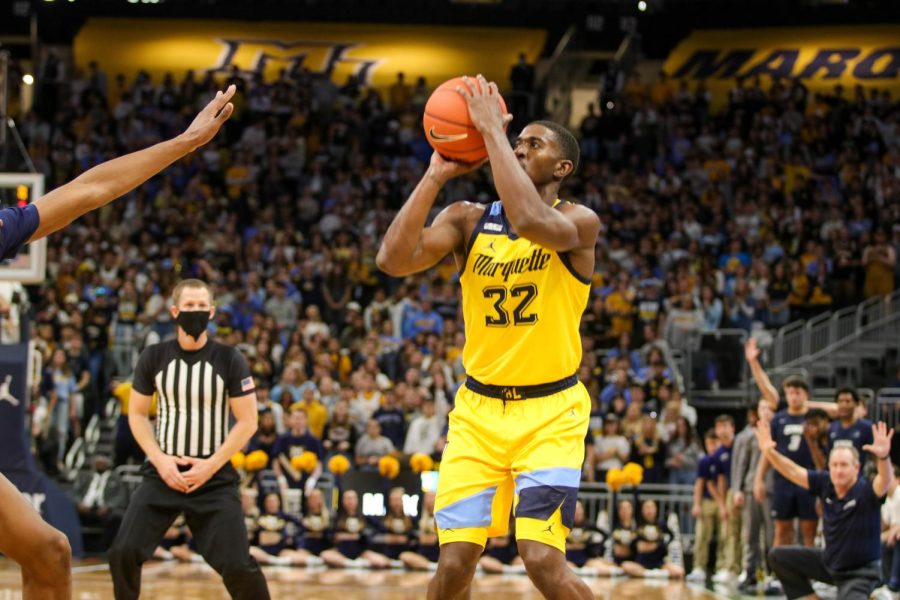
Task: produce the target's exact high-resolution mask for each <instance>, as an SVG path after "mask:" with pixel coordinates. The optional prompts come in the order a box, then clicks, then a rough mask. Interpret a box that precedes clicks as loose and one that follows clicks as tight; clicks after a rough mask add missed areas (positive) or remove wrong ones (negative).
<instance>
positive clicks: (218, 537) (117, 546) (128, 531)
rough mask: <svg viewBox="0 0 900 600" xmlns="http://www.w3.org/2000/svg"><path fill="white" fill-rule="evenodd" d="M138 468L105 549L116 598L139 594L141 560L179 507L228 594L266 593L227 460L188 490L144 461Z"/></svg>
mask: <svg viewBox="0 0 900 600" xmlns="http://www.w3.org/2000/svg"><path fill="white" fill-rule="evenodd" d="M141 474H142V475H143V476H144V480H143V481H142V482H141V484H140V486H138V488H137V490H135V492H134V494H133V495H132V496H131V501H130V502H129V503H128V510H127V511H126V513H125V517H124V519H123V520H122V525H121V526H120V527H119V533H118V535H117V536H116V539H115V541H114V542H113V545H112V548H110V550H109V568H110V571H112V579H113V589H114V592H115V597H116V600H132V599H136V598H138V597H139V596H140V593H141V565H143V564H144V562H145V561H147V560H148V559H149V558H150V557H151V556H152V555H153V551H154V550H155V549H156V547H157V546H158V545H159V543H160V541H161V540H162V538H163V535H164V534H165V532H166V529H168V528H169V526H171V525H172V522H173V521H174V520H175V517H177V516H178V514H179V513H182V512H183V513H184V516H185V520H186V521H187V525H188V527H190V530H191V534H192V535H193V538H194V542H195V544H196V546H197V551H198V552H199V553H200V554H201V555H202V556H203V558H204V559H206V562H208V563H209V565H210V566H211V567H212V568H213V569H215V570H216V572H218V573H219V574H220V575H221V576H222V579H223V580H224V582H225V587H226V588H227V589H228V592H229V593H230V594H231V597H232V598H235V599H239V600H240V599H246V600H251V599H252V600H266V599H268V598H269V588H268V586H267V585H266V579H265V577H264V576H263V574H262V571H261V570H260V568H259V565H258V564H257V562H256V560H254V559H253V558H252V557H251V556H250V548H249V544H248V542H247V528H246V525H245V524H244V515H243V512H242V511H241V502H240V498H239V495H238V474H237V472H236V471H235V470H234V468H233V467H232V466H231V464H230V463H228V464H226V465H225V466H224V467H222V468H221V469H220V470H219V472H218V473H216V474H215V475H213V476H212V478H210V480H209V481H207V482H206V483H205V484H204V485H203V487H201V488H200V489H199V490H197V491H196V492H194V493H192V494H182V493H181V492H176V491H175V490H173V489H172V488H170V487H169V486H167V485H166V484H165V482H164V481H163V480H162V479H161V478H160V476H159V473H157V472H156V469H155V468H154V467H153V465H151V464H150V463H149V462H147V463H144V466H143V467H142V468H141Z"/></svg>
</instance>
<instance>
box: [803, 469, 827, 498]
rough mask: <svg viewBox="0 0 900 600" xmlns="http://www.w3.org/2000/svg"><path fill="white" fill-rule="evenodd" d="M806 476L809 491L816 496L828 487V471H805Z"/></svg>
mask: <svg viewBox="0 0 900 600" xmlns="http://www.w3.org/2000/svg"><path fill="white" fill-rule="evenodd" d="M806 478H807V480H808V481H809V493H810V494H812V495H813V496H815V497H817V498H821V497H822V496H823V495H825V492H826V491H827V489H828V471H807V472H806Z"/></svg>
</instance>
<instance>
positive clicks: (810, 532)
mask: <svg viewBox="0 0 900 600" xmlns="http://www.w3.org/2000/svg"><path fill="white" fill-rule="evenodd" d="M797 518H798V520H799V521H800V536H801V537H802V538H803V545H804V546H806V547H807V548H812V547H813V546H814V545H815V542H816V528H817V527H818V525H819V513H818V511H817V510H816V497H815V496H813V495H812V494H810V493H809V491H807V490H804V489H798V490H797Z"/></svg>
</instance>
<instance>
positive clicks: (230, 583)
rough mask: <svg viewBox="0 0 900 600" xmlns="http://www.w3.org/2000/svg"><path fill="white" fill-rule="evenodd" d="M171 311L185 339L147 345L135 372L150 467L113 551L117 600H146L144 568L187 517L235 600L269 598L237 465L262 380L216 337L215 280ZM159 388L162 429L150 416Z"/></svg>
mask: <svg viewBox="0 0 900 600" xmlns="http://www.w3.org/2000/svg"><path fill="white" fill-rule="evenodd" d="M170 312H171V314H172V319H173V321H174V322H175V323H176V324H177V325H178V335H177V337H176V338H175V339H174V340H170V341H167V342H162V343H159V344H155V345H153V346H148V347H147V348H146V349H144V351H143V352H141V356H140V358H139V359H138V362H137V365H136V366H135V369H134V381H133V384H132V388H131V399H130V400H129V403H128V404H129V410H128V424H129V425H130V426H131V431H132V433H134V438H135V439H136V440H137V442H138V444H140V446H141V448H143V450H144V452H145V453H146V454H147V460H148V462H145V463H144V465H143V466H142V467H141V475H143V480H142V481H141V484H140V486H138V488H137V490H135V492H134V494H132V496H131V501H130V502H129V504H128V510H127V511H126V513H125V517H124V519H123V520H122V526H121V527H120V528H119V534H118V535H117V536H116V540H115V541H114V542H113V545H112V548H110V551H109V566H110V571H111V572H112V579H113V591H114V593H115V597H116V600H125V599H128V600H131V599H136V598H138V597H139V595H140V590H141V566H142V565H143V563H144V562H145V561H146V560H147V559H149V558H150V556H151V555H152V553H153V549H154V548H155V547H156V545H157V544H158V543H159V540H160V538H162V536H163V533H164V532H165V531H166V529H168V527H169V526H170V525H171V524H172V521H174V520H175V517H176V516H177V515H178V514H179V513H181V512H183V513H184V515H185V520H186V521H187V524H188V527H190V529H191V533H192V534H193V539H194V543H195V545H196V550H197V552H198V553H199V554H201V555H202V556H203V558H204V559H205V560H206V561H207V562H208V563H209V565H210V566H211V567H212V568H213V569H215V570H216V572H218V573H219V574H220V575H221V576H222V579H223V581H224V583H225V587H226V588H227V589H228V592H229V593H230V594H231V596H232V598H242V599H246V600H250V599H253V600H265V599H266V598H268V597H269V590H268V587H267V586H266V580H265V577H264V576H263V574H262V571H261V570H260V568H259V565H258V564H257V562H256V561H255V560H254V559H253V558H252V557H251V556H250V548H249V544H248V543H247V528H246V525H245V523H244V514H243V511H242V510H241V502H240V499H239V495H238V482H239V476H238V474H237V471H235V469H234V467H233V466H232V464H231V457H232V456H234V454H235V453H236V452H238V451H239V450H240V449H241V448H243V447H245V446H246V445H247V442H249V441H250V438H251V436H252V435H253V434H254V433H255V432H256V427H257V412H256V394H255V392H254V387H255V384H254V381H253V376H252V375H251V374H250V367H249V366H248V365H247V361H246V360H245V359H244V357H243V355H242V354H241V353H240V352H239V351H238V350H237V349H235V348H233V347H231V346H226V345H224V344H221V343H219V342H217V341H215V340H211V339H209V334H208V332H207V327H208V325H209V322H210V320H211V319H212V318H213V316H214V315H215V309H214V308H213V296H212V290H211V289H210V288H209V286H208V285H207V284H206V283H204V282H202V281H200V280H198V279H185V280H183V281H181V282H179V283H178V285H176V286H175V289H174V290H173V291H172V305H171V307H170ZM154 392H155V393H156V394H158V396H159V417H158V426H157V427H156V430H155V431H154V427H153V425H152V424H151V423H150V420H149V418H148V417H147V413H148V410H149V408H150V400H151V398H152V395H153V394H154ZM232 417H233V421H234V425H231V421H232Z"/></svg>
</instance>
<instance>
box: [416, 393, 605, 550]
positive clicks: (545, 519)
mask: <svg viewBox="0 0 900 600" xmlns="http://www.w3.org/2000/svg"><path fill="white" fill-rule="evenodd" d="M475 383H477V382H475ZM484 387H493V386H484ZM502 389H504V390H511V392H507V393H511V394H513V395H516V388H502ZM481 391H485V390H481ZM488 391H490V390H488ZM590 410H591V401H590V398H589V396H588V392H587V389H585V387H584V386H583V385H582V384H581V383H580V382H575V383H574V385H571V386H570V387H567V388H566V389H563V390H562V391H559V392H556V393H552V394H549V395H546V396H541V397H534V398H527V399H522V400H512V401H509V400H508V401H504V400H501V399H500V398H498V397H492V396H488V395H484V394H479V393H476V392H475V391H473V389H472V387H471V386H470V384H469V382H467V383H465V384H463V385H462V386H460V388H459V391H458V392H457V394H456V406H455V407H454V408H453V410H452V411H451V412H450V428H449V432H448V434H447V446H446V447H445V448H444V454H443V457H442V458H441V464H440V472H439V474H438V488H437V498H436V499H435V505H434V508H435V520H436V522H437V528H438V539H439V541H440V543H441V544H447V543H450V542H471V543H474V544H479V545H480V546H482V547H483V546H484V545H485V543H486V542H487V538H488V537H497V536H501V535H505V534H506V533H507V531H508V529H509V521H510V514H511V512H510V509H511V508H514V514H515V534H516V539H518V540H523V539H526V540H534V541H537V542H542V543H544V544H547V545H549V546H553V547H554V548H558V549H559V550H560V551H561V552H565V547H566V537H567V536H568V534H569V530H570V529H571V527H572V524H573V520H574V518H575V502H576V500H577V497H578V486H579V484H580V482H581V468H582V464H583V462H584V438H585V436H586V435H587V429H588V418H589V416H590Z"/></svg>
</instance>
